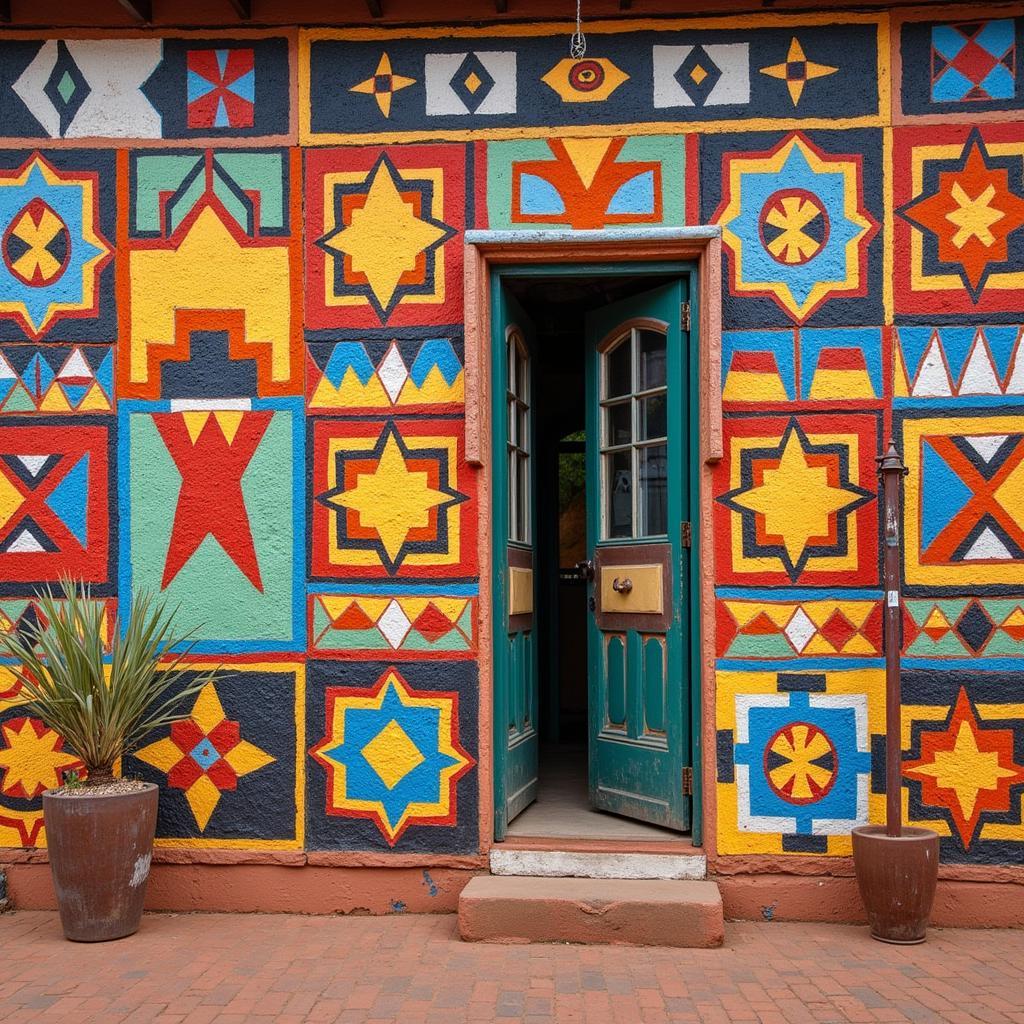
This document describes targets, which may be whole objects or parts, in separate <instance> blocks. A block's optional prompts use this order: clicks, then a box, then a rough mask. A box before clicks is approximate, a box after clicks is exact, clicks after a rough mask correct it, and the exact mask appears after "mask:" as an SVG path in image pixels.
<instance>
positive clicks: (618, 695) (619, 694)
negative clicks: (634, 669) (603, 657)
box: [605, 636, 626, 727]
mask: <svg viewBox="0 0 1024 1024" xmlns="http://www.w3.org/2000/svg"><path fill="white" fill-rule="evenodd" d="M607 648H608V656H607V657H608V660H607V665H608V669H607V675H606V678H605V686H606V692H607V694H608V721H609V722H611V724H612V725H617V726H620V727H621V726H624V725H625V724H626V648H625V646H624V645H623V643H622V637H619V636H610V637H608V640H607Z"/></svg>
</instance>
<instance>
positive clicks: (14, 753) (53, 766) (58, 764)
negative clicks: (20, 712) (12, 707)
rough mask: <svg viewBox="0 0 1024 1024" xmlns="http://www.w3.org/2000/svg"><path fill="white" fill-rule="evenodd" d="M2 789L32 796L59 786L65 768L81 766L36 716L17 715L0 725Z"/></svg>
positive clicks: (29, 797) (14, 793)
mask: <svg viewBox="0 0 1024 1024" xmlns="http://www.w3.org/2000/svg"><path fill="white" fill-rule="evenodd" d="M0 735H2V737H3V741H4V746H3V747H0V772H3V776H2V785H0V790H2V792H4V793H6V794H8V795H13V796H23V797H24V798H25V799H28V800H31V799H32V798H33V797H37V796H38V795H39V794H40V793H42V792H43V791H44V790H47V789H53V788H54V787H56V786H59V785H60V784H61V782H62V781H63V772H64V770H65V769H68V768H72V767H80V766H81V761H80V760H79V759H78V758H77V757H75V755H74V754H71V753H68V752H67V751H65V750H61V749H60V747H61V742H62V741H61V738H60V736H58V735H57V734H56V733H55V732H54V731H53V730H52V729H48V728H46V727H45V726H44V725H43V724H42V722H40V721H39V720H38V719H35V718H20V719H19V718H15V719H12V720H11V721H8V722H5V723H4V725H3V727H2V728H0Z"/></svg>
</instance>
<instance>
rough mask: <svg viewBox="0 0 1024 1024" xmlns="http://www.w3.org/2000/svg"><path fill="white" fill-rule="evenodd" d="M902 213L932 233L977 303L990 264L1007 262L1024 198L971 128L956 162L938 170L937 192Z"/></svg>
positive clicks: (1022, 221) (1022, 219) (1023, 216)
mask: <svg viewBox="0 0 1024 1024" xmlns="http://www.w3.org/2000/svg"><path fill="white" fill-rule="evenodd" d="M900 213H902V214H903V216H904V217H906V219H907V220H909V221H910V222H911V223H912V224H914V225H916V226H917V227H918V228H920V229H922V230H923V231H927V232H929V233H930V234H932V235H934V236H935V238H936V241H937V244H938V258H939V261H940V262H941V263H946V264H951V265H953V266H954V267H956V268H957V271H958V272H959V273H960V275H961V277H962V278H963V279H964V283H965V284H966V285H967V287H968V290H969V291H970V293H971V297H972V298H973V299H974V301H977V300H978V297H979V296H980V294H981V291H982V289H983V288H984V287H985V280H986V279H987V277H988V274H989V270H990V266H991V265H992V264H999V263H1005V262H1006V260H1007V259H1008V256H1009V244H1008V239H1009V236H1010V235H1011V234H1013V232H1014V231H1016V230H1017V229H1018V228H1020V227H1022V226H1024V198H1022V197H1021V196H1020V195H1018V194H1017V193H1016V192H1014V191H1013V189H1012V188H1011V185H1010V172H1009V169H1008V168H1007V167H1005V166H1000V165H998V163H996V162H994V161H990V158H989V154H988V152H987V150H986V149H985V143H984V141H983V140H982V138H981V135H980V134H979V133H978V132H977V131H975V132H972V134H971V137H970V139H969V140H968V142H967V145H966V146H965V147H964V153H963V155H962V157H961V163H960V166H959V167H957V168H954V169H953V170H948V171H939V174H938V185H937V187H936V189H935V191H934V192H932V193H931V194H930V195H926V196H922V197H921V198H920V199H918V200H917V201H915V202H912V203H909V204H908V205H907V206H905V207H904V208H903V209H902V210H901V211H900Z"/></svg>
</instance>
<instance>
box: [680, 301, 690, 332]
mask: <svg viewBox="0 0 1024 1024" xmlns="http://www.w3.org/2000/svg"><path fill="white" fill-rule="evenodd" d="M679 326H680V327H681V328H682V329H683V330H684V331H686V333H687V334H689V333H690V304H689V302H684V303H683V304H682V305H681V306H680V307H679Z"/></svg>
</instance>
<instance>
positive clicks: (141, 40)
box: [0, 5, 1024, 870]
mask: <svg viewBox="0 0 1024 1024" xmlns="http://www.w3.org/2000/svg"><path fill="white" fill-rule="evenodd" d="M839 19H841V20H839ZM925 19H927V20H925ZM936 19H938V20H936ZM837 20H838V21H839V23H837ZM1022 31H1024V8H1022V7H1021V5H1016V6H1012V7H1010V8H1001V9H999V10H998V11H995V12H993V13H992V14H991V16H990V17H989V16H988V15H986V14H985V13H984V12H979V11H978V10H976V9H973V8H972V9H970V10H969V11H967V12H964V11H960V12H957V11H955V10H954V11H951V12H948V13H946V14H942V13H941V12H940V13H939V14H936V13H935V12H934V10H932V11H927V12H925V11H919V12H917V13H913V12H911V13H909V14H908V13H907V12H900V11H895V12H890V13H883V14H879V15H847V14H844V15H839V16H836V15H832V14H830V15H827V16H823V17H822V16H816V15H801V16H793V17H788V16H766V15H758V16H750V17H747V18H734V19H725V20H718V21H713V20H708V19H702V20H701V21H700V22H699V23H696V22H685V21H678V20H677V21H665V22H660V23H657V22H645V21H640V20H632V21H625V22H621V21H620V22H617V23H612V22H609V23H603V24H594V25H592V26H589V28H588V32H589V46H588V51H587V55H586V58H585V59H583V60H580V61H573V60H571V59H570V58H568V57H567V56H566V52H567V36H568V29H567V28H566V26H564V25H557V26H543V25H531V26H528V27H527V26H519V27H517V26H512V25H509V26H502V27H501V28H483V29H477V30H468V31H464V32H462V33H461V34H460V33H459V32H458V31H452V32H451V33H447V34H438V33H436V32H425V33H419V34H417V33H416V32H414V31H413V30H404V31H401V30H395V31H389V30H372V31H366V30H360V31H349V32H347V33H346V32H345V31H342V30H328V29H321V30H310V31H305V30H298V29H282V30H266V31H258V32H257V31H252V32H246V31H243V30H237V31H235V32H233V33H231V34H230V35H220V34H216V33H211V32H206V33H195V34H189V33H182V32H177V33H175V32H166V33H165V34H164V35H162V36H161V37H156V36H153V35H135V36H121V37H118V36H116V35H114V34H111V33H106V34H96V35H95V36H90V35H89V33H87V32H78V33H75V34H70V35H68V36H67V38H64V39H51V38H43V36H41V35H38V34H36V35H27V34H15V33H8V34H7V35H5V36H2V37H0V126H2V129H0V130H2V131H3V132H4V133H5V135H6V136H7V137H6V138H2V139H0V257H2V267H0V626H3V627H4V628H17V626H18V624H19V623H20V622H22V621H25V620H26V619H29V620H30V619H31V618H32V617H33V616H34V615H35V614H36V612H35V609H34V606H33V604H32V600H31V595H32V593H33V590H34V588H35V587H37V586H38V585H40V584H43V583H46V582H49V581H53V580H55V579H56V578H57V575H58V573H59V572H61V571H70V572H72V573H74V574H75V575H76V576H80V577H84V578H85V579H87V580H88V581H90V582H91V583H92V584H93V587H94V593H95V595H96V597H97V600H103V601H105V602H108V605H109V607H110V609H111V611H113V609H114V607H115V606H116V602H117V600H118V599H122V600H123V599H124V598H126V597H127V596H128V595H129V594H130V593H132V592H134V591H136V590H137V589H140V588H150V589H156V590H159V591H161V592H163V593H165V594H166V595H167V596H168V597H169V599H170V600H171V601H172V602H173V603H180V606H181V612H180V618H181V624H182V625H183V626H186V627H189V628H195V630H196V634H195V635H196V638H197V641H198V648H197V651H198V654H199V655H200V656H201V657H202V659H204V663H209V664H216V663H224V664H226V665H227V666H228V668H229V669H230V674H229V675H228V676H226V677H225V678H223V679H222V680H220V681H218V682H216V683H215V684H213V685H211V686H208V687H207V688H206V689H205V690H204V691H203V692H202V694H201V695H200V696H199V697H198V698H197V699H196V700H195V703H194V706H193V707H192V710H191V717H190V718H189V720H188V721H186V722H183V723H180V724H179V725H176V726H174V727H173V728H171V729H170V730H167V731H166V732H165V733H164V734H162V735H156V736H153V737H151V739H150V741H149V742H148V743H147V744H146V745H145V746H144V747H143V748H142V749H141V750H139V751H137V752H136V754H135V755H134V756H132V757H131V758H129V759H128V761H127V763H126V766H125V767H126V769H127V770H128V771H130V772H132V773H136V774H138V775H141V776H142V777H144V778H147V779H151V780H152V781H154V782H157V783H159V784H160V786H161V790H162V791H161V813H160V822H159V830H158V835H159V843H160V845H161V846H162V847H165V848H167V847H178V848H182V850H183V851H185V852H187V851H190V850H191V851H198V850H199V848H201V847H208V848H213V849H225V848H229V849H230V848H234V849H237V850H243V851H260V850H269V851H274V850H276V851H303V850H306V851H339V852H343V851H349V852H353V851H354V852H365V853H368V854H378V853H379V854H383V855H387V856H394V857H398V856H400V855H401V854H403V853H413V854H426V855H428V856H430V857H435V858H438V859H439V860H440V859H443V858H445V857H449V858H451V857H457V856H461V855H467V854H473V853H475V852H478V851H479V850H480V847H481V830H480V821H481V816H482V814H485V811H486V800H487V797H486V796H485V798H484V802H483V803H482V801H481V798H480V794H479V788H480V781H479V777H480V774H481V765H480V764H478V761H479V759H480V751H479V743H478V739H479V732H480V729H479V720H480V714H479V713H480V709H481V694H480V693H479V692H478V666H477V658H478V654H479V647H480V636H479V622H478V572H479V566H480V563H481V557H482V555H481V552H480V551H478V543H477V531H478V525H479V524H478V504H477V503H478V494H477V491H478V472H477V471H476V470H474V469H473V468H471V467H470V466H469V465H468V464H467V463H466V461H465V451H464V407H465V399H466V395H465V387H464V372H463V364H464V355H465V354H464V343H463V333H464V329H463V324H462V316H463V293H462V292H463V286H462V262H463V258H462V233H463V231H464V230H465V229H466V228H468V227H489V228H492V229H514V228H517V227H538V226H559V227H569V228H576V229H586V228H600V227H604V226H633V227H638V226H655V225H669V226H671V225H684V224H690V225H693V224H706V223H715V224H719V225H721V227H722V231H723V243H724V265H723V279H722V296H723V303H722V306H723V328H724V330H723V335H722V338H721V345H722V367H723V374H722V388H723V404H724V410H725V413H724V436H725V456H724V458H723V459H722V461H721V462H720V463H719V464H718V466H717V467H716V468H715V469H714V500H713V521H714V532H713V544H712V545H711V547H712V548H713V550H708V551H705V558H706V559H708V560H711V559H713V563H714V583H715V615H714V623H713V628H712V629H710V630H709V635H711V636H712V637H713V642H714V644H715V652H714V653H715V657H716V659H717V661H716V673H715V680H714V686H713V687H712V686H711V680H709V681H708V682H709V685H708V690H707V693H708V702H709V707H708V708H707V709H706V714H707V715H708V716H709V717H710V716H713V717H714V727H715V734H716V737H717V749H716V750H714V751H708V752H707V756H708V757H711V758H716V778H717V782H716V786H715V790H714V792H713V793H712V794H709V797H708V804H707V807H708V809H709V811H711V812H712V813H711V815H710V820H709V821H708V823H707V832H708V838H709V841H710V842H711V844H712V845H713V847H714V848H715V849H717V851H718V853H719V854H721V855H723V857H725V858H726V859H727V858H728V857H730V856H733V855H743V856H747V857H749V856H751V855H761V854H763V855H770V856H771V857H772V858H774V860H773V862H774V863H776V864H778V863H780V861H781V862H786V861H787V858H789V859H790V860H789V862H791V863H792V862H794V861H796V860H799V859H800V858H807V857H820V856H822V855H824V856H829V855H843V854H847V853H849V839H848V831H849V828H850V827H851V826H852V825H854V824H856V823H858V822H863V821H865V820H866V819H868V818H869V817H871V818H874V819H877V818H878V816H879V815H880V813H881V810H882V803H883V796H882V792H881V785H882V782H883V772H882V754H883V749H882V730H883V727H884V722H883V707H882V703H883V671H882V661H881V650H880V645H881V605H880V601H881V591H880V550H879V523H878V510H877V503H876V500H875V486H876V483H875V470H874V457H875V455H876V453H877V452H878V451H879V448H880V445H881V444H882V442H883V440H884V439H886V438H887V437H888V436H889V435H890V434H891V435H892V436H894V437H895V439H896V441H897V444H898V445H899V446H900V448H901V449H902V450H903V452H904V454H905V457H906V461H907V463H908V465H909V467H910V475H909V476H908V478H907V484H906V495H907V502H906V513H905V521H904V529H905V533H906V553H905V561H904V566H903V570H904V576H905V582H906V589H907V595H908V596H907V601H906V607H905V616H904V621H905V633H904V655H905V665H906V668H907V674H906V681H905V691H904V692H905V702H906V712H905V721H904V758H905V763H904V805H905V808H906V814H907V817H908V820H910V821H913V822H916V823H922V824H928V825H930V826H931V827H934V828H936V829H938V830H939V831H940V832H941V833H942V835H943V840H942V843H943V857H944V859H945V860H946V861H947V862H963V863H968V864H982V865H997V864H1014V863H1018V862H1019V861H1020V858H1021V855H1022V851H1024V823H1022V799H1024V684H1022V683H1021V682H1020V679H1021V676H1020V673H1019V666H1020V665H1021V664H1022V654H1024V346H1022V345H1021V335H1022V331H1024V327H1022V324H1024V126H1022V124H1021V123H1020V120H1019V118H1020V109H1021V108H1022V107H1024V84H1022V71H1021V63H1022V62H1024V51H1022V49H1021V47H1022V38H1021V35H1022ZM483 557H486V553H484V555H483ZM712 691H713V693H712ZM0 701H2V703H0V845H3V846H7V847H32V846H40V845H43V844H44V843H45V835H44V833H43V831H42V821H41V811H40V800H39V796H40V793H41V792H42V790H43V789H44V788H46V787H47V786H50V785H54V784H56V783H57V782H58V781H59V779H60V776H61V773H62V772H63V771H66V770H67V769H69V768H71V767H73V766H74V765H75V763H76V762H75V760H74V757H73V755H70V754H69V753H68V752H66V751H64V750H63V749H62V746H61V743H60V740H59V738H58V737H56V736H54V735H52V734H51V733H48V732H47V731H46V730H45V729H44V728H43V727H42V726H41V725H40V724H39V723H38V722H35V721H33V720H31V719H27V718H26V717H25V716H24V714H23V713H22V712H21V711H19V705H18V695H17V693H16V692H14V688H13V686H11V685H10V681H9V677H8V682H7V683H4V682H3V680H2V678H0ZM711 705H713V706H711ZM484 707H485V709H486V702H485V704H484ZM485 717H486V716H485ZM483 767H484V768H486V767H487V766H486V764H485V765H484V766H483ZM0 859H2V855H0ZM396 863H397V861H396ZM403 863H405V862H403ZM812 863H813V864H817V863H818V861H814V862H808V864H809V865H810V864H812ZM822 869H823V870H824V869H825V868H822Z"/></svg>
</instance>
